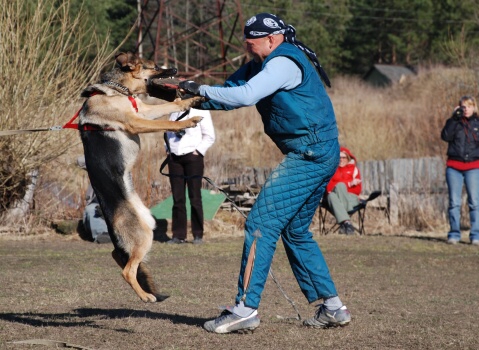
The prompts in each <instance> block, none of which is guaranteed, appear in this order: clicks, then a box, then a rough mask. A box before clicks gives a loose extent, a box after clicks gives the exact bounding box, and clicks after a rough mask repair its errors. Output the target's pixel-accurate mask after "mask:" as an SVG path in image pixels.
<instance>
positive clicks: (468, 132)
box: [441, 96, 479, 245]
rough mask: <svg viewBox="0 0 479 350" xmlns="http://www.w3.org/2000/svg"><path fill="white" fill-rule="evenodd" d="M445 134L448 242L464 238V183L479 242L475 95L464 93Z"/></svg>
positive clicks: (478, 139) (478, 123)
mask: <svg viewBox="0 0 479 350" xmlns="http://www.w3.org/2000/svg"><path fill="white" fill-rule="evenodd" d="M441 138H442V139H443V140H444V141H446V142H447V143H448V147H447V163H446V166H447V168H446V182H447V187H448V189H449V224H450V227H451V228H450V231H449V233H448V235H447V242H448V243H450V244H456V243H458V242H459V241H460V240H461V230H460V222H461V203H462V187H463V185H464V184H466V192H467V198H468V199H467V203H468V206H469V215H470V221H471V232H470V235H469V238H470V240H471V244H474V245H479V117H478V114H477V103H476V100H475V98H474V97H472V96H463V97H461V99H460V100H459V106H457V107H456V108H455V109H454V112H453V114H452V117H450V118H449V119H448V120H447V121H446V125H445V126H444V128H443V129H442V132H441Z"/></svg>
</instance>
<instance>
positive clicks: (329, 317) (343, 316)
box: [303, 304, 351, 328]
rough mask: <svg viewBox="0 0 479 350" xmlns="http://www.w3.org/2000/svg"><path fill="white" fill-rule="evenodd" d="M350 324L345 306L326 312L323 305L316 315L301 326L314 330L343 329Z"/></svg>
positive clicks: (349, 315)
mask: <svg viewBox="0 0 479 350" xmlns="http://www.w3.org/2000/svg"><path fill="white" fill-rule="evenodd" d="M349 322H351V313H350V312H349V310H348V308H347V307H346V306H344V305H343V306H342V307H340V308H339V309H337V310H333V311H331V310H328V309H326V307H325V306H324V304H320V305H319V308H318V310H317V311H316V315H314V317H311V318H309V319H307V320H305V321H304V322H303V325H305V326H309V327H314V328H330V327H338V326H341V327H344V326H347V325H348V324H349Z"/></svg>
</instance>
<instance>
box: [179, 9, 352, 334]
mask: <svg viewBox="0 0 479 350" xmlns="http://www.w3.org/2000/svg"><path fill="white" fill-rule="evenodd" d="M244 34H245V42H246V47H247V50H248V52H249V53H251V54H252V55H253V60H252V61H251V62H249V63H247V64H245V65H244V66H242V67H241V68H240V69H239V70H238V71H236V72H235V73H234V74H233V75H232V76H231V77H229V78H228V79H227V81H226V83H225V85H224V86H223V87H212V86H206V85H198V84H196V83H195V82H192V81H186V82H182V83H181V84H180V87H181V88H183V89H184V90H186V91H188V92H190V93H193V94H198V95H201V96H205V97H207V98H208V99H209V101H207V102H205V103H203V104H202V108H203V109H231V108H238V107H243V106H251V105H256V107H257V109H258V111H259V113H260V114H261V117H262V120H263V123H264V130H265V132H266V134H267V135H268V136H270V137H271V139H272V140H273V141H274V142H275V144H276V145H277V146H278V147H279V149H280V150H281V151H282V153H283V154H284V155H285V158H284V160H283V161H282V162H281V163H280V164H279V165H278V166H277V167H276V169H274V170H273V172H272V173H271V175H270V176H269V178H268V179H267V181H266V183H265V184H264V186H263V188H262V190H261V192H260V193H259V195H258V198H257V200H256V202H255V204H254V206H253V208H252V210H251V212H250V214H249V215H248V218H247V220H246V224H245V242H244V247H243V257H242V262H241V270H240V276H239V279H238V294H237V296H236V305H235V306H234V307H233V308H230V309H228V310H225V311H223V313H222V314H221V315H220V316H219V317H218V318H216V319H214V320H211V321H208V322H206V323H205V325H204V327H205V329H206V330H208V331H210V332H216V333H229V332H234V331H244V330H253V329H255V328H256V327H258V326H259V324H260V319H259V317H258V311H257V309H258V307H259V304H260V299H261V293H262V291H263V289H264V286H265V283H266V279H267V277H268V272H269V269H270V266H271V262H272V259H273V255H274V252H275V249H276V243H277V241H278V239H279V238H280V237H281V238H282V241H283V244H284V247H285V250H286V253H287V256H288V259H289V262H290V265H291V268H292V270H293V273H294V275H295V277H296V279H297V281H298V284H299V286H300V288H301V290H302V292H303V293H304V295H305V296H306V298H307V300H308V301H309V302H310V303H312V302H314V301H316V300H318V299H323V301H324V302H323V304H321V305H320V306H319V308H318V310H317V312H316V314H315V316H313V317H312V318H310V319H308V320H306V321H304V325H306V326H312V327H317V328H327V327H335V326H345V325H347V324H348V323H349V322H350V321H351V315H350V313H349V310H348V309H347V308H346V306H344V305H343V304H342V302H341V300H340V299H339V297H338V293H337V292H336V288H335V286H334V282H333V280H332V278H331V276H330V274H329V270H328V266H327V264H326V261H325V260H324V258H323V255H322V253H321V250H320V249H319V247H318V244H317V243H316V242H315V241H314V240H313V236H312V233H311V232H310V231H309V226H310V224H311V221H312V219H313V215H314V213H315V212H316V209H317V208H318V206H319V202H320V200H321V198H322V196H323V193H324V190H325V187H326V185H327V184H328V182H329V180H330V178H331V177H332V176H333V174H334V172H335V170H336V168H337V166H338V164H339V144H338V139H337V138H338V131H337V126H336V119H335V115H334V111H333V107H332V104H331V101H330V99H329V97H328V95H327V94H326V91H325V88H324V86H323V84H322V82H321V78H323V80H324V81H325V83H326V84H328V85H329V80H328V78H327V76H326V74H325V73H324V71H323V69H322V68H321V66H320V64H319V62H318V60H317V58H316V55H315V54H314V52H312V51H311V50H309V49H308V48H307V47H305V46H304V45H303V44H302V43H300V42H298V41H297V40H296V38H295V30H294V28H293V27H292V26H287V25H285V24H284V22H283V21H282V20H281V19H280V18H279V17H277V16H275V15H273V14H268V13H261V14H258V15H256V16H253V17H252V18H250V19H249V20H248V21H247V22H246V25H245V28H244Z"/></svg>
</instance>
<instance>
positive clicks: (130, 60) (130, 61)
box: [115, 51, 138, 70]
mask: <svg viewBox="0 0 479 350" xmlns="http://www.w3.org/2000/svg"><path fill="white" fill-rule="evenodd" d="M115 59H116V63H117V64H118V66H119V67H120V68H121V70H133V68H134V67H135V66H136V65H137V64H138V57H137V56H136V55H135V54H133V53H131V52H130V51H128V52H126V53H125V52H120V53H119V54H117V55H116V56H115Z"/></svg>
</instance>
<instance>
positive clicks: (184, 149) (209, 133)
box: [165, 108, 215, 244]
mask: <svg viewBox="0 0 479 350" xmlns="http://www.w3.org/2000/svg"><path fill="white" fill-rule="evenodd" d="M183 113H185V112H177V113H172V114H171V115H170V120H177V119H178V118H180V117H181V120H185V119H188V118H191V117H202V118H203V119H202V120H201V122H200V123H199V124H198V125H197V126H196V127H195V128H189V129H185V130H182V131H181V132H176V133H175V132H167V133H166V138H165V140H166V151H167V153H168V157H169V160H168V170H169V174H170V176H169V178H170V185H171V192H172V195H173V209H172V233H173V237H172V239H171V240H169V241H168V242H167V243H170V244H180V243H185V242H186V234H187V232H186V231H187V216H186V187H188V197H189V199H190V204H191V231H192V234H193V244H201V243H203V232H204V224H203V223H204V218H203V204H202V201H201V182H202V176H203V173H204V166H205V164H204V156H205V154H206V151H207V150H208V148H210V147H211V146H212V145H213V143H214V142H215V130H214V127H213V121H212V119H211V113H210V112H209V111H206V110H205V111H204V110H198V109H194V108H191V109H190V110H189V112H187V113H188V114H186V115H184V116H183Z"/></svg>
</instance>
